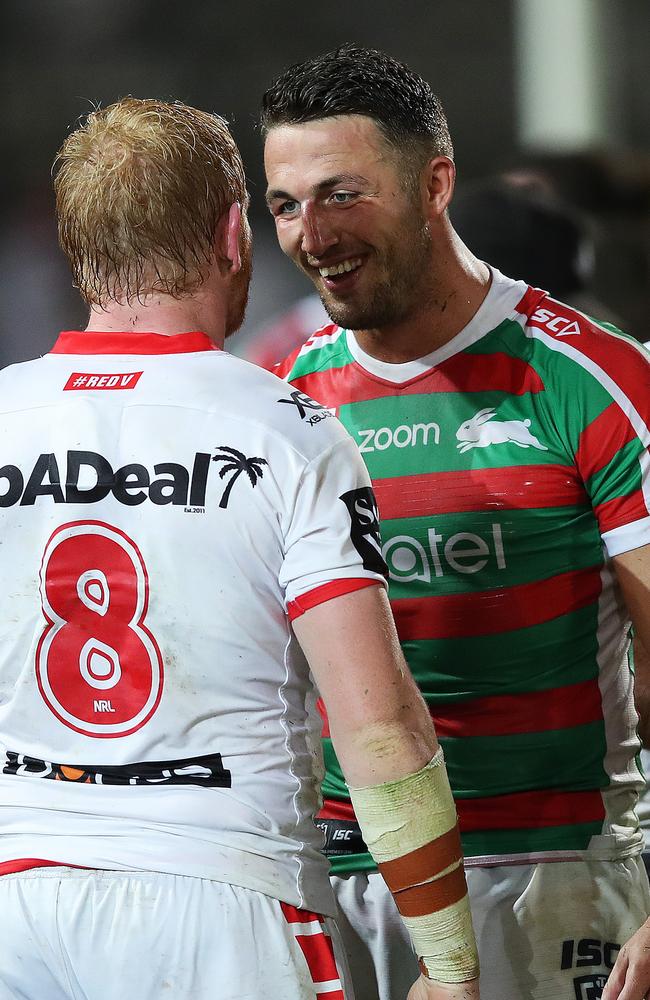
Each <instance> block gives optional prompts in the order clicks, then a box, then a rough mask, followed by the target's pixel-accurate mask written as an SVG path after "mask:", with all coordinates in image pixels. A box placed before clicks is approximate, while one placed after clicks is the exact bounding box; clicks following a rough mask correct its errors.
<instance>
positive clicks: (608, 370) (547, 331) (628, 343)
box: [516, 288, 650, 388]
mask: <svg viewBox="0 0 650 1000" xmlns="http://www.w3.org/2000/svg"><path fill="white" fill-rule="evenodd" d="M516 314H517V316H516V318H517V319H518V321H519V322H520V323H521V324H522V326H523V328H524V332H525V333H526V335H527V337H529V338H531V340H532V341H533V342H534V346H535V349H536V354H537V355H538V359H539V360H541V361H542V363H546V365H548V366H551V365H553V366H558V365H559V367H560V368H563V369H564V370H567V369H568V368H572V369H574V372H576V371H578V372H579V371H581V372H584V374H585V376H587V377H589V376H591V377H592V378H594V379H596V381H598V382H600V383H601V384H602V385H603V386H605V387H606V388H610V387H611V385H612V383H614V384H616V385H620V386H625V385H629V386H635V385H645V386H647V385H648V379H649V378H650V354H648V351H647V350H646V349H645V348H644V347H643V346H642V345H641V344H639V343H638V341H636V340H635V339H634V338H633V337H631V336H629V335H628V334H626V333H624V332H623V331H622V330H619V329H618V328H617V327H615V326H613V325H612V324H611V323H605V322H599V321H598V320H597V319H595V318H593V317H591V316H588V315H586V313H583V312H581V311H580V310H578V309H574V308H573V307H572V306H569V305H566V304H565V303H563V302H559V301H558V300H557V299H553V298H551V296H550V295H548V294H547V293H546V292H541V291H539V289H534V288H529V289H528V291H527V292H526V294H525V295H524V297H523V299H522V300H521V302H520V303H519V304H518V305H517V307H516Z"/></svg>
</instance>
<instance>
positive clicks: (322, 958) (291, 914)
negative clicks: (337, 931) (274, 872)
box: [280, 902, 344, 1000]
mask: <svg viewBox="0 0 650 1000" xmlns="http://www.w3.org/2000/svg"><path fill="white" fill-rule="evenodd" d="M280 907H281V909H282V912H283V914H284V917H285V919H286V921H287V923H288V924H290V925H293V926H294V934H295V937H296V941H297V942H298V944H299V945H300V950H301V951H302V953H303V955H304V956H305V961H306V962H307V968H308V969H309V974H310V976H311V979H312V982H313V984H314V989H315V992H316V996H320V995H321V994H322V995H325V994H327V997H328V998H329V1000H337V998H339V1000H344V996H343V987H342V984H341V978H340V974H339V970H338V968H337V966H336V959H335V958H334V946H333V945H332V939H331V938H330V936H329V934H327V933H326V932H325V930H324V928H323V918H322V917H321V916H319V915H318V914H317V913H312V911H311V910H301V909H299V908H298V907H297V906H292V905H291V904H290V903H284V902H280ZM316 923H317V924H318V925H319V928H320V929H316V928H314V933H310V934H305V933H303V934H301V933H299V931H298V926H300V925H305V924H316ZM296 925H298V926H296ZM310 930H311V928H310ZM319 987H325V988H324V989H323V988H319Z"/></svg>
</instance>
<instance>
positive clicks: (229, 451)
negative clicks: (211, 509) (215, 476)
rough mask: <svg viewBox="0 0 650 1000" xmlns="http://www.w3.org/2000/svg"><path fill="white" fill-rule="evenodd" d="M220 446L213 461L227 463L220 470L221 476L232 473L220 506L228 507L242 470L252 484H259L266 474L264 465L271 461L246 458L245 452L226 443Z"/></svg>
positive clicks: (221, 477)
mask: <svg viewBox="0 0 650 1000" xmlns="http://www.w3.org/2000/svg"><path fill="white" fill-rule="evenodd" d="M218 448H219V450H218V452H217V454H216V455H213V457H212V461H213V462H225V463H226V464H225V465H223V466H222V467H221V469H220V470H219V478H220V479H223V478H224V476H227V475H228V474H229V473H232V477H231V479H230V480H229V482H228V484H227V485H226V488H225V490H224V491H223V496H222V497H221V500H220V501H219V506H220V507H227V506H228V500H229V499H230V494H231V492H232V488H233V486H234V485H235V483H236V482H237V480H238V479H239V477H240V476H241V474H242V472H245V473H246V475H247V476H248V478H249V479H250V483H251V486H257V483H258V481H259V480H260V479H261V478H262V476H263V475H264V470H263V468H262V466H263V465H268V464H269V463H268V462H267V461H266V459H265V458H257V457H255V458H246V456H245V455H244V453H243V452H241V451H238V450H237V449H236V448H229V447H228V446H227V445H225V444H220V445H218Z"/></svg>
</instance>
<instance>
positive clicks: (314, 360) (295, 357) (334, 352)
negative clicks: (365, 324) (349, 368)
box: [273, 323, 346, 382]
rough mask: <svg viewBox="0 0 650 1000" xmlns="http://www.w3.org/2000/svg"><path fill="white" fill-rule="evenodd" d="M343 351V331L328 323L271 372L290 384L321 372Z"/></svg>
mask: <svg viewBox="0 0 650 1000" xmlns="http://www.w3.org/2000/svg"><path fill="white" fill-rule="evenodd" d="M345 349H346V338H345V330H343V329H342V328H341V327H340V326H336V324H335V323H328V324H327V325H326V326H323V327H321V328H320V329H319V330H316V332H315V333H313V334H312V335H311V337H309V338H308V339H307V340H306V341H305V343H304V344H302V346H301V347H298V348H296V350H295V351H292V352H291V354H289V355H288V356H287V357H286V358H284V360H282V361H280V362H278V364H277V365H275V367H274V368H273V372H274V373H275V374H276V375H278V376H279V378H283V379H286V381H288V382H290V381H292V380H293V379H295V378H302V377H303V376H305V375H311V374H312V373H313V372H315V371H322V369H323V368H326V367H328V366H329V365H330V364H332V363H334V361H335V359H336V358H338V357H339V356H340V353H341V351H342V350H345Z"/></svg>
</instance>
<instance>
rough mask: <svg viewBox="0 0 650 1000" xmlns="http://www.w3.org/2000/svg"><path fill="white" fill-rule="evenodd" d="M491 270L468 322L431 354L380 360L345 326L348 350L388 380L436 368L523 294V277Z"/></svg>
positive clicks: (508, 310)
mask: <svg viewBox="0 0 650 1000" xmlns="http://www.w3.org/2000/svg"><path fill="white" fill-rule="evenodd" d="M490 273H491V275H492V282H491V284H490V287H489V289H488V293H487V295H486V296H485V298H484V299H483V302H482V303H481V305H480V306H479V308H478V309H477V310H476V312H475V313H474V315H473V316H472V318H471V320H470V321H469V323H468V324H467V326H465V327H463V329H462V330H461V331H460V333H457V334H456V336H455V337H453V338H452V339H451V340H449V341H448V342H447V343H446V344H443V345H442V347H438V348H437V349H436V350H435V351H432V352H431V353H430V354H425V355H424V357H422V358H416V359H415V360H414V361H404V362H402V363H401V364H392V363H390V362H388V361H379V360H378V359H377V358H373V357H372V355H370V354H366V352H365V351H363V350H362V349H361V347H359V344H358V343H357V339H356V337H355V335H354V333H353V332H352V330H346V331H345V336H346V338H347V345H348V350H349V352H350V354H351V355H352V357H353V358H354V360H355V361H356V362H357V364H359V365H361V367H362V368H363V369H365V371H367V372H368V373H369V374H370V375H376V376H378V377H379V378H382V379H385V380H386V381H387V382H395V383H401V382H408V381H410V379H412V378H416V377H417V376H418V375H422V373H423V372H426V371H429V369H431V368H435V366H436V365H439V364H440V363H441V362H442V361H446V360H447V358H451V357H452V356H453V355H454V354H458V353H459V352H460V351H464V350H465V348H466V347H469V346H470V344H474V343H475V342H476V341H477V340H480V339H481V337H483V336H485V334H486V333H489V331H490V330H493V329H494V328H495V327H496V326H498V325H499V323H502V322H503V320H504V319H505V318H506V317H507V316H509V315H510V314H511V313H512V312H513V310H514V308H515V306H516V305H517V304H518V303H519V302H520V301H521V299H522V298H523V296H524V294H525V292H526V289H527V288H528V285H527V284H526V282H525V281H514V280H513V279H512V278H507V277H506V276H505V275H503V274H501V272H500V271H497V270H496V268H494V267H490Z"/></svg>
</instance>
